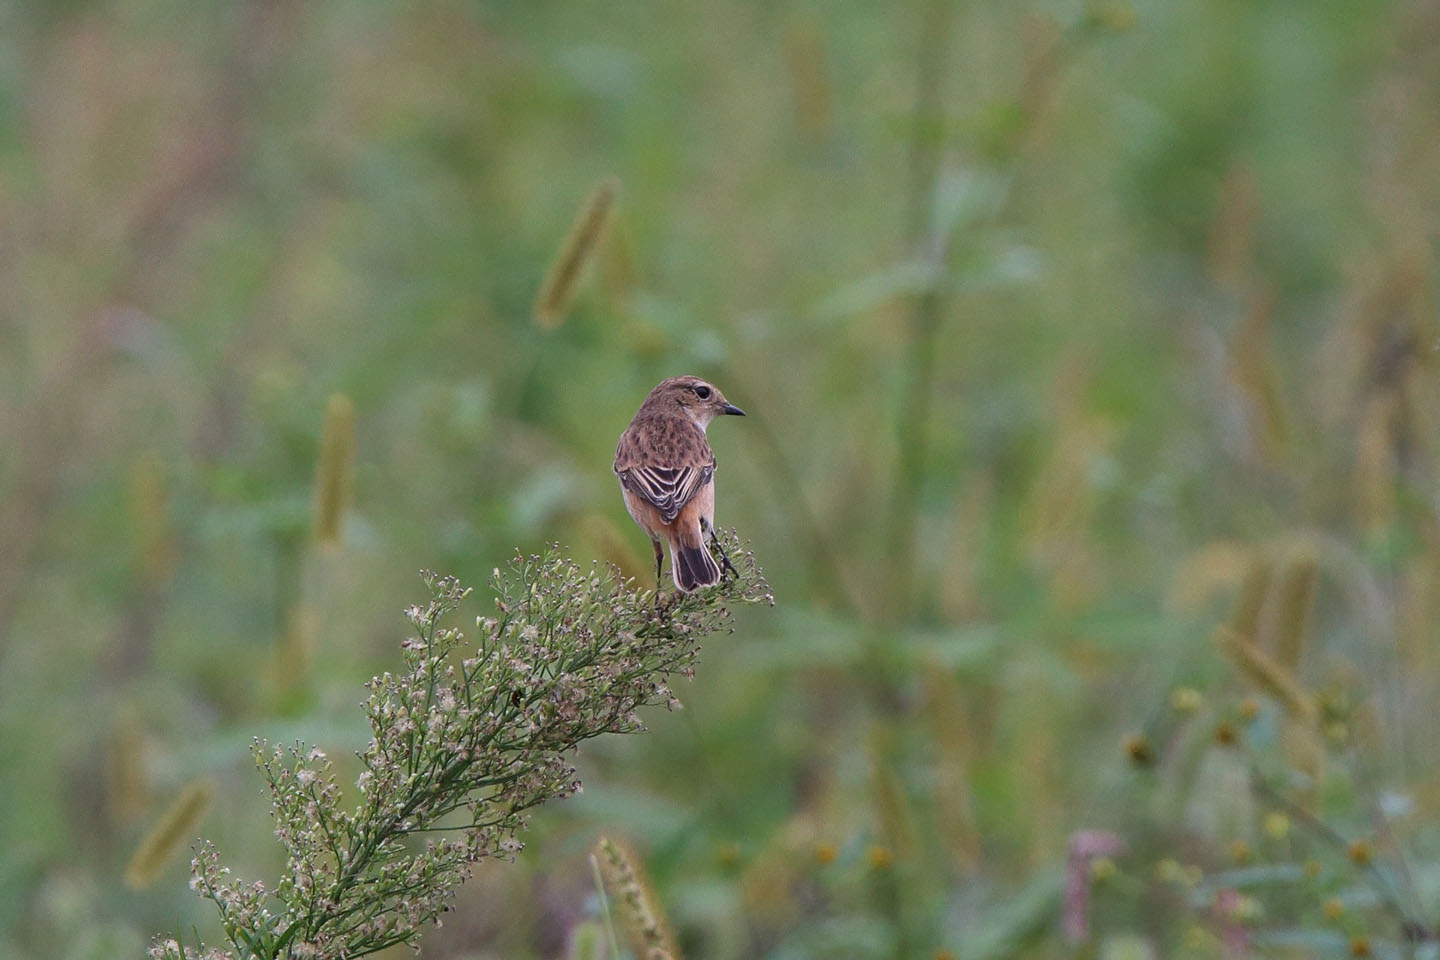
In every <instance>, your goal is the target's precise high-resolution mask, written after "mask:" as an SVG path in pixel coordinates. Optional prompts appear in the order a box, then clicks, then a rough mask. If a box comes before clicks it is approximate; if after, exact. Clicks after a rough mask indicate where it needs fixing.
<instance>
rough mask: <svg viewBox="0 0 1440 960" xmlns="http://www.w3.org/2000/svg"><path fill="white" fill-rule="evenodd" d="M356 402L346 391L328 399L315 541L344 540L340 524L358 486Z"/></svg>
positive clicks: (318, 476) (318, 463)
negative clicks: (356, 472) (356, 483)
mask: <svg viewBox="0 0 1440 960" xmlns="http://www.w3.org/2000/svg"><path fill="white" fill-rule="evenodd" d="M354 476H355V404H353V403H352V402H351V401H350V398H349V397H347V396H346V395H345V394H343V393H333V394H331V395H330V399H329V400H327V401H326V402H325V425H324V427H323V428H321V431H320V455H319V457H318V458H317V460H316V464H315V542H316V543H321V544H334V543H339V542H340V525H341V522H342V521H343V520H344V519H345V510H346V509H347V508H348V507H349V505H350V497H351V488H352V487H353V486H354V485H355V480H354Z"/></svg>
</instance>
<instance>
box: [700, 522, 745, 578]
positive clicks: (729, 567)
mask: <svg viewBox="0 0 1440 960" xmlns="http://www.w3.org/2000/svg"><path fill="white" fill-rule="evenodd" d="M702 522H703V523H704V524H705V530H706V531H707V532H708V533H709V534H710V545H711V546H713V547H714V548H715V551H716V552H717V553H719V554H720V567H721V569H722V570H723V571H724V572H726V573H728V574H730V575H731V576H732V577H734V578H735V579H736V580H739V579H740V571H739V570H736V569H735V564H733V563H731V562H730V555H729V554H728V553H726V552H725V548H724V547H722V546H721V545H720V538H719V537H718V536H717V535H716V534H715V526H714V524H712V523H711V522H710V521H709V520H704V521H702Z"/></svg>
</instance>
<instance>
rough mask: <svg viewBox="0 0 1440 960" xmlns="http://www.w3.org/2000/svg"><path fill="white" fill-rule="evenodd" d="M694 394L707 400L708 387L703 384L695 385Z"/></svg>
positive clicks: (708, 397)
mask: <svg viewBox="0 0 1440 960" xmlns="http://www.w3.org/2000/svg"><path fill="white" fill-rule="evenodd" d="M695 396H697V397H699V398H700V399H701V400H709V399H710V388H709V387H705V386H700V387H696V388H695Z"/></svg>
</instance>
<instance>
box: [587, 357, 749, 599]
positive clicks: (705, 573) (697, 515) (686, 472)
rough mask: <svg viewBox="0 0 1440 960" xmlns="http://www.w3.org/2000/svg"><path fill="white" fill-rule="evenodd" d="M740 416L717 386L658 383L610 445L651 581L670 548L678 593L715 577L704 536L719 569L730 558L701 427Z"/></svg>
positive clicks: (684, 380)
mask: <svg viewBox="0 0 1440 960" xmlns="http://www.w3.org/2000/svg"><path fill="white" fill-rule="evenodd" d="M727 415H728V416H734V417H743V416H745V411H744V410H741V409H740V408H739V407H737V406H735V405H734V404H733V403H731V402H730V401H728V400H726V399H725V395H724V394H723V393H721V392H720V388H719V387H717V386H715V385H714V384H713V383H709V382H707V381H705V380H702V379H700V378H699V377H691V376H685V377H671V378H670V379H668V380H662V381H661V382H660V383H659V384H658V385H657V386H656V387H655V389H653V390H651V391H650V394H649V396H647V397H646V398H645V402H644V403H642V404H640V409H639V410H638V411H637V412H636V414H635V417H634V419H632V420H631V421H630V425H629V426H628V427H626V428H625V432H624V433H622V434H620V442H619V443H618V444H617V445H616V447H615V466H614V470H615V476H616V477H618V478H619V480H620V492H621V494H622V495H623V496H624V498H625V509H626V510H628V511H629V512H630V516H631V517H632V518H633V519H634V520H635V522H636V523H637V524H639V525H640V529H642V530H644V531H645V533H646V534H648V535H649V537H650V544H651V546H653V547H654V549H655V584H656V589H657V590H658V589H659V585H660V582H661V578H662V574H663V571H664V568H665V551H664V548H663V547H662V546H661V542H662V541H664V543H665V544H667V545H668V546H669V547H670V573H671V575H672V576H673V577H674V579H675V586H676V588H677V589H678V590H680V592H681V593H690V592H692V591H694V590H697V589H699V588H700V587H708V586H712V585H714V584H716V583H719V582H720V565H719V564H717V563H716V562H715V558H714V557H713V556H711V554H710V550H709V549H708V548H707V547H706V544H705V537H706V536H707V535H708V536H709V537H710V539H711V541H712V542H713V543H714V546H715V548H716V551H717V552H718V553H719V554H720V557H721V559H722V561H723V562H724V564H725V567H726V569H728V570H729V571H731V572H734V569H735V568H734V567H733V566H731V564H730V558H729V557H727V556H726V555H725V551H724V549H723V548H721V546H720V541H719V539H718V538H717V537H716V536H715V454H714V452H713V451H712V450H711V449H710V442H709V441H708V440H706V438H705V429H706V428H707V427H708V426H710V421H711V420H714V419H715V418H716V417H718V416H727Z"/></svg>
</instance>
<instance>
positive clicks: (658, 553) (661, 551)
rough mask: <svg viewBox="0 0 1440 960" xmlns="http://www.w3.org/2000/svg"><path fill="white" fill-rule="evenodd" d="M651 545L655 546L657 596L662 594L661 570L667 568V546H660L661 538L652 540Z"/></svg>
mask: <svg viewBox="0 0 1440 960" xmlns="http://www.w3.org/2000/svg"><path fill="white" fill-rule="evenodd" d="M650 546H652V547H654V548H655V596H657V597H658V596H660V584H661V582H662V580H661V576H660V575H661V572H662V571H663V570H664V569H665V548H664V547H662V546H660V541H659V540H651V541H650Z"/></svg>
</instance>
